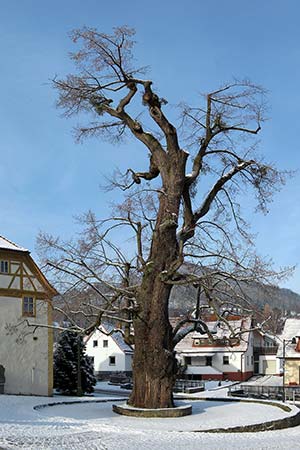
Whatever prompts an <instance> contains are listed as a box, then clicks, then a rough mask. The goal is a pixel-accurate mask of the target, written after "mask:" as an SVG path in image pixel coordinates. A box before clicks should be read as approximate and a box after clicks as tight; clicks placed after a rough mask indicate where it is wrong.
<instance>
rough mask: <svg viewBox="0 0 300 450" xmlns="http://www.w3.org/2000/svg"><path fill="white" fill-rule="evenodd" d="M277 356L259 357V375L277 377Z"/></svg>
mask: <svg viewBox="0 0 300 450" xmlns="http://www.w3.org/2000/svg"><path fill="white" fill-rule="evenodd" d="M277 370H278V369H277V358H276V355H260V356H259V373H260V374H262V375H276V374H277V373H278V372H277Z"/></svg>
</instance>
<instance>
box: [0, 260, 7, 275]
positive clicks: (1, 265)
mask: <svg viewBox="0 0 300 450" xmlns="http://www.w3.org/2000/svg"><path fill="white" fill-rule="evenodd" d="M0 272H1V273H8V261H1V262H0Z"/></svg>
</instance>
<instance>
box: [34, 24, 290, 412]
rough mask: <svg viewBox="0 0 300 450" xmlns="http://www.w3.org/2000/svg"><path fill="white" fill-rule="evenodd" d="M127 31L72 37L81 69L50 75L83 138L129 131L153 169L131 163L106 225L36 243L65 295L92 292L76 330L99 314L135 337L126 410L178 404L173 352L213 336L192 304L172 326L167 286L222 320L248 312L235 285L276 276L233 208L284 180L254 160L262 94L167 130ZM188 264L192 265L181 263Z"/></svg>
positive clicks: (204, 100)
mask: <svg viewBox="0 0 300 450" xmlns="http://www.w3.org/2000/svg"><path fill="white" fill-rule="evenodd" d="M133 35H134V32H133V30H131V29H129V28H127V27H120V28H116V29H115V30H114V32H113V34H111V35H110V34H104V33H100V32H98V31H97V30H95V29H91V28H83V29H80V30H75V31H74V32H73V34H72V39H73V41H74V42H75V43H76V44H79V45H80V49H79V50H78V51H77V52H76V53H73V54H72V56H71V57H72V59H73V61H74V62H75V65H76V67H77V69H76V72H75V73H74V74H72V75H68V76H66V77H65V78H64V79H58V78H56V79H55V80H54V86H55V88H56V89H57V91H58V94H59V100H58V106H59V107H60V108H62V109H63V110H64V112H65V115H66V116H67V117H69V116H73V115H77V114H80V116H82V114H86V115H87V116H90V117H91V118H90V120H89V122H88V124H87V125H84V126H80V127H78V129H77V130H76V133H77V138H78V139H79V140H80V139H83V138H85V137H88V136H98V137H99V138H101V139H104V138H108V139H111V140H112V141H117V142H119V141H121V139H122V137H123V136H124V135H125V134H128V135H129V136H131V137H132V138H133V139H136V140H137V141H140V142H141V143H142V144H143V146H144V148H145V150H146V151H147V152H148V154H149V168H148V170H146V171H137V170H135V169H134V168H133V167H130V168H129V169H128V172H127V174H125V176H124V177H123V178H122V177H116V179H115V181H114V184H116V185H117V186H118V187H120V188H122V189H123V190H124V191H125V193H126V199H125V202H124V203H123V204H122V206H120V207H119V208H116V210H115V212H114V215H113V217H112V218H111V219H110V220H107V221H102V222H100V221H97V219H96V217H94V216H93V214H91V213H89V214H87V216H86V217H85V218H84V222H85V224H86V226H87V227H86V229H85V232H84V234H83V236H82V239H80V241H79V242H77V243H74V242H69V243H62V242H61V241H60V240H58V239H54V238H52V237H49V236H41V237H40V244H41V246H42V247H44V249H45V248H46V249H47V251H48V256H47V261H48V264H49V266H50V267H52V268H53V269H54V270H56V271H57V270H58V273H61V281H62V282H63V283H69V288H70V289H75V288H79V287H80V286H85V288H86V289H87V287H88V291H89V292H90V291H91V290H92V291H93V292H95V294H96V295H97V297H98V298H101V299H102V301H101V302H99V303H98V304H95V303H94V304H92V302H89V301H88V300H87V301H86V305H85V309H84V310H82V309H81V311H80V314H86V315H90V316H91V317H93V319H94V320H93V323H92V324H91V325H90V326H87V327H86V328H85V329H84V330H82V331H84V332H89V331H91V330H92V329H93V327H95V326H97V325H98V324H99V323H100V322H101V320H102V318H103V317H111V318H115V320H120V321H122V322H124V323H125V324H126V327H125V331H122V332H123V333H124V334H125V339H127V340H128V341H130V340H131V339H133V338H132V329H133V330H134V345H135V352H134V363H133V378H134V385H133V391H132V394H131V397H130V400H129V403H130V404H131V405H134V406H136V407H146V408H161V407H164V408H165V407H172V406H173V397H172V390H173V385H174V381H175V377H176V370H177V368H176V359H175V356H174V346H175V345H176V343H177V342H179V340H180V339H182V338H183V337H184V336H185V335H186V334H187V333H188V332H190V331H191V330H194V329H197V330H199V331H202V332H207V330H208V329H207V326H206V324H205V321H204V320H202V319H201V308H203V307H204V306H203V305H200V304H199V302H198V303H197V305H196V307H195V308H196V309H195V311H194V313H193V314H192V315H190V316H188V317H187V318H186V319H184V320H182V321H181V322H180V323H179V324H177V325H176V326H175V327H172V326H171V324H170V321H169V313H168V305H169V299H170V294H171V290H172V288H173V287H174V285H184V284H189V283H192V284H194V285H195V286H197V287H198V289H199V292H200V290H201V291H202V292H204V293H205V297H206V299H207V305H206V306H205V308H207V307H209V308H214V310H215V312H216V314H218V315H219V318H220V320H223V321H225V322H226V315H224V314H221V313H220V304H223V306H224V305H227V306H228V307H230V306H231V305H233V304H235V305H236V304H237V302H240V303H242V302H244V306H245V301H246V300H245V298H244V296H243V290H242V283H248V282H251V281H253V280H256V281H266V280H270V278H271V279H273V280H274V272H272V271H271V269H270V265H269V263H268V262H263V261H261V260H260V259H259V258H258V257H257V256H256V255H255V253H254V251H253V248H252V241H251V236H250V235H249V232H248V229H247V224H246V223H245V221H244V220H243V218H242V215H241V211H240V204H243V203H245V204H246V201H245V200H243V199H245V198H246V197H247V196H248V194H249V192H250V191H251V190H253V191H254V193H255V196H256V199H257V205H258V208H259V209H261V210H262V211H263V212H266V208H267V203H268V201H269V200H270V198H271V196H272V193H273V192H274V191H276V190H278V189H279V188H280V186H281V185H282V183H283V181H284V174H282V173H280V172H278V171H277V170H276V169H275V168H274V167H272V166H271V165H269V164H267V163H265V162H264V161H263V160H262V159H260V158H259V157H258V156H257V154H256V142H255V138H256V135H257V134H258V132H259V131H260V129H261V124H262V123H263V121H264V113H265V92H264V90H263V89H262V88H261V87H260V86H256V85H254V84H252V83H251V82H250V81H248V80H242V81H238V80H234V81H233V82H231V83H228V84H225V85H223V86H222V87H220V88H219V89H217V90H214V91H213V92H210V93H208V94H207V95H205V96H202V97H200V98H197V102H198V105H197V106H190V105H187V104H183V103H182V104H181V105H180V106H179V109H180V120H179V123H178V125H177V126H174V125H173V123H171V121H170V120H169V118H168V117H167V113H166V112H165V111H167V108H168V107H167V101H166V100H165V99H164V98H161V97H160V96H159V95H158V94H157V93H156V92H155V90H154V89H153V82H152V81H151V80H148V79H147V78H144V73H145V69H144V68H142V69H141V68H136V67H135V66H134V59H133V54H132V50H133V45H134V41H133ZM146 130H152V131H146ZM179 141H181V143H182V144H183V145H184V146H185V148H186V149H183V148H182V146H181V144H180V142H179ZM129 188H131V189H129ZM241 194H242V196H241ZM246 206H247V204H246ZM124 226H125V227H128V229H129V230H131V232H132V236H134V239H135V243H136V246H135V248H136V252H135V254H132V255H131V256H130V257H128V255H125V254H123V253H122V251H121V250H120V249H119V248H118V247H117V246H116V245H115V244H113V243H112V242H113V240H111V238H110V236H112V237H113V236H114V233H115V232H116V230H118V229H120V227H124ZM49 251H50V256H49ZM186 258H187V259H188V261H190V265H185V264H184V261H185V259H186ZM56 273H57V272H56ZM104 287H105V289H104ZM72 317H74V316H72ZM71 320H74V319H72V318H71ZM131 323H132V325H131ZM74 326H75V324H74ZM132 327H133V328H132ZM119 331H120V330H119ZM120 332H121V331H120ZM232 333H233V334H234V330H232Z"/></svg>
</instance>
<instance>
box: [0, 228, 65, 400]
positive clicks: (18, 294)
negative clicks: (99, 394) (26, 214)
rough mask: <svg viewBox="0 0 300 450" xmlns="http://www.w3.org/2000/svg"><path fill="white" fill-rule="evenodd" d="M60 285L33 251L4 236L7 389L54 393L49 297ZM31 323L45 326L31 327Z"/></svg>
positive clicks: (0, 349)
mask: <svg viewBox="0 0 300 450" xmlns="http://www.w3.org/2000/svg"><path fill="white" fill-rule="evenodd" d="M56 294H57V292H56V290H55V289H54V288H53V287H52V286H51V285H50V284H49V282H48V281H47V279H46V278H45V276H44V275H43V274H42V272H41V270H40V269H39V268H38V266H37V265H36V264H35V262H34V261H33V259H32V257H31V256H30V252H29V251H28V250H27V249H25V248H22V247H20V246H18V245H17V244H15V243H13V242H11V241H9V240H8V239H6V238H4V237H2V236H0V364H1V365H2V366H3V367H4V368H5V385H4V393H6V394H25V395H46V396H50V395H52V389H53V334H52V330H51V328H48V326H49V325H52V314H51V311H52V307H51V300H52V297H53V296H54V295H56ZM28 325H44V327H39V326H37V327H31V326H28Z"/></svg>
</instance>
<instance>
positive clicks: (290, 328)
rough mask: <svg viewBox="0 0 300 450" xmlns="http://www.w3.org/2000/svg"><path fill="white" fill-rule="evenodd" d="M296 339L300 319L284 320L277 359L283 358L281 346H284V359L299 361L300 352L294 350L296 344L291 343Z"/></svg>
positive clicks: (298, 334)
mask: <svg viewBox="0 0 300 450" xmlns="http://www.w3.org/2000/svg"><path fill="white" fill-rule="evenodd" d="M297 337H300V319H286V321H285V324H284V328H283V331H282V334H281V336H279V339H280V341H279V347H278V351H277V357H278V358H282V357H283V345H285V356H286V358H299V359H300V352H297V351H296V350H295V348H296V344H295V343H292V342H291V341H292V339H293V338H297Z"/></svg>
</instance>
